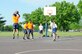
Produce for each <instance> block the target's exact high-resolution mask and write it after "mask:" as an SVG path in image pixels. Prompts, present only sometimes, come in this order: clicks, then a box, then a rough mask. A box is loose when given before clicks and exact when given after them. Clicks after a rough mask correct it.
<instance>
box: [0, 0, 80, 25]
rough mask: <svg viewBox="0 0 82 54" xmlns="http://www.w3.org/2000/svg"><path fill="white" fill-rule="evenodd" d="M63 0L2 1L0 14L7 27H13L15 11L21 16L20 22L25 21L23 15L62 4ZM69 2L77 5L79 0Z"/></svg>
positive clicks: (0, 2)
mask: <svg viewBox="0 0 82 54" xmlns="http://www.w3.org/2000/svg"><path fill="white" fill-rule="evenodd" d="M61 1H63V0H1V1H0V13H1V14H2V15H1V16H4V19H5V20H7V22H6V25H11V24H13V23H12V14H13V12H14V11H15V10H18V11H19V12H20V14H21V17H20V20H19V22H22V21H24V19H23V18H22V14H23V13H31V12H32V11H34V10H35V9H37V8H38V7H44V6H45V5H50V4H53V3H55V2H61ZM66 1H67V2H73V3H74V4H75V5H76V4H77V3H78V2H79V0H66Z"/></svg>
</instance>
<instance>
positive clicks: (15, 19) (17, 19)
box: [12, 15, 20, 23]
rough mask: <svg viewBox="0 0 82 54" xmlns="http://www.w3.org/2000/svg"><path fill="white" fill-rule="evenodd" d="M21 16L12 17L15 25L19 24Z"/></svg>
mask: <svg viewBox="0 0 82 54" xmlns="http://www.w3.org/2000/svg"><path fill="white" fill-rule="evenodd" d="M19 17H20V16H14V15H13V16H12V20H13V23H18V21H19Z"/></svg>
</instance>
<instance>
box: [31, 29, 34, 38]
mask: <svg viewBox="0 0 82 54" xmlns="http://www.w3.org/2000/svg"><path fill="white" fill-rule="evenodd" d="M31 35H32V39H34V36H33V30H31Z"/></svg>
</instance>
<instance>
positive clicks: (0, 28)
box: [0, 14, 6, 30]
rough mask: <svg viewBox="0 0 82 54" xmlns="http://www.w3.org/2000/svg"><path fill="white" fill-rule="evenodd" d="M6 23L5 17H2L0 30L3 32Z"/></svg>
mask: <svg viewBox="0 0 82 54" xmlns="http://www.w3.org/2000/svg"><path fill="white" fill-rule="evenodd" d="M0 15H1V14H0ZM5 22H6V20H3V17H0V30H2V28H3V27H4V25H5Z"/></svg>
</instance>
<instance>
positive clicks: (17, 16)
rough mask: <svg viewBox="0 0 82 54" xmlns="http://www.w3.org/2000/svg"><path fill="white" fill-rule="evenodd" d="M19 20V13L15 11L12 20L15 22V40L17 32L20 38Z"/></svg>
mask: <svg viewBox="0 0 82 54" xmlns="http://www.w3.org/2000/svg"><path fill="white" fill-rule="evenodd" d="M19 18H20V14H19V11H15V13H13V16H12V20H13V39H15V34H16V32H17V37H19V31H18V28H19V25H18V22H19Z"/></svg>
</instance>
